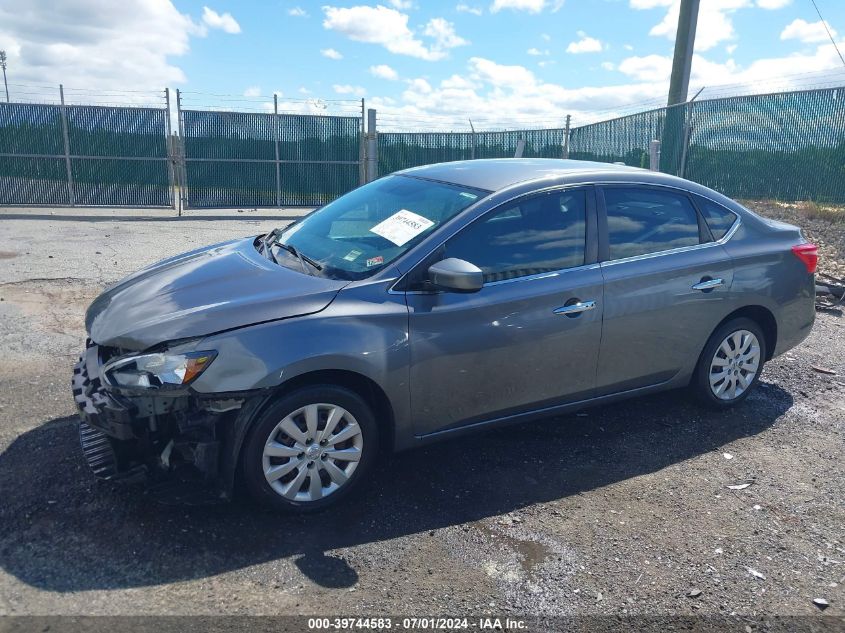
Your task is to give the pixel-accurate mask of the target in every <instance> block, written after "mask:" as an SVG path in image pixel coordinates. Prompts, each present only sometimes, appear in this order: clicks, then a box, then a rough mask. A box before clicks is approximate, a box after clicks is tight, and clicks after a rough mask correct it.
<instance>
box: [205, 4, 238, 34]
mask: <svg viewBox="0 0 845 633" xmlns="http://www.w3.org/2000/svg"><path fill="white" fill-rule="evenodd" d="M202 22H203V24H205V25H206V26H207V27H208V28H210V29H220V30H221V31H225V32H226V33H233V34H234V33H240V32H241V25H240V24H238V21H237V20H235V18H233V17H232V14H231V13H223V14H220V13H217V11H215V10H214V9H210V8H208V7H203V8H202Z"/></svg>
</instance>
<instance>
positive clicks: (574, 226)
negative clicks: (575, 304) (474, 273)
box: [444, 189, 587, 282]
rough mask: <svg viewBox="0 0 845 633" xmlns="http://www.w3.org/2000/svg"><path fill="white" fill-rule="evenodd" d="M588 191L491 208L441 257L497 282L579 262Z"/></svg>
mask: <svg viewBox="0 0 845 633" xmlns="http://www.w3.org/2000/svg"><path fill="white" fill-rule="evenodd" d="M586 196H587V194H586V192H585V191H584V190H583V189H581V190H574V191H564V192H555V193H550V194H542V195H539V196H534V197H531V198H527V199H524V200H521V201H520V202H518V203H516V204H513V205H509V206H507V207H505V208H502V209H500V210H498V211H492V212H491V213H490V214H488V215H487V216H483V217H482V218H480V219H479V220H476V221H475V222H473V223H472V224H471V225H469V226H468V227H466V228H465V229H464V230H462V231H461V232H460V233H458V234H457V235H456V236H454V237H453V238H452V239H450V240H449V241H448V242H447V243H446V248H445V254H444V258H448V257H457V258H458V259H463V260H466V261H468V262H471V263H473V264H475V265H476V266H478V267H479V268H481V270H483V271H484V281H485V282H491V281H502V280H504V279H514V278H517V277H525V276H528V275H536V274H539V273H543V272H550V271H553V270H561V269H563V268H573V267H575V266H581V265H583V264H584V251H585V238H586V218H587V197H586Z"/></svg>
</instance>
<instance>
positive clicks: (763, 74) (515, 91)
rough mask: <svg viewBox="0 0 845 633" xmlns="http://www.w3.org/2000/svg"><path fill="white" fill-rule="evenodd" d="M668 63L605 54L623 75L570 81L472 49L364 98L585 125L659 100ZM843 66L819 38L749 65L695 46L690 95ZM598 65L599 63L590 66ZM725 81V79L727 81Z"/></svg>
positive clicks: (411, 110)
mask: <svg viewBox="0 0 845 633" xmlns="http://www.w3.org/2000/svg"><path fill="white" fill-rule="evenodd" d="M841 45H845V42H843V43H842V44H841ZM548 63H552V60H546V59H544V60H541V64H542V66H546V65H547V64H548ZM671 65H672V60H671V55H665V56H661V55H649V56H645V57H630V58H628V59H627V60H623V61H622V62H620V63H619V64H618V65H617V67H616V69H615V70H611V66H612V63H611V62H604V63H603V64H601V68H603V69H605V71H607V72H613V73H616V72H618V73H619V77H621V78H622V81H621V82H607V83H608V84H610V83H612V84H613V85H586V86H583V85H582V86H580V87H571V86H566V85H560V84H557V83H551V82H546V81H544V80H543V79H542V78H541V77H539V76H538V75H537V74H535V73H533V72H532V71H531V70H529V69H528V68H526V67H524V66H517V65H505V64H500V63H497V62H496V61H494V60H491V59H486V58H481V57H473V58H471V59H470V60H469V62H468V64H467V67H466V68H465V69H464V71H463V72H460V73H458V74H453V75H452V76H450V77H449V78H448V79H444V80H442V81H440V82H439V83H437V82H434V81H431V80H426V79H421V78H420V79H415V80H413V81H408V82H407V88H406V90H405V91H404V92H403V93H402V95H401V98H400V99H399V100H398V103H396V102H393V101H392V100H389V99H384V98H381V97H378V96H375V97H370V98H369V99H368V104H370V105H371V106H372V107H375V108H378V110H379V113H380V114H381V113H384V114H389V115H391V116H390V118H391V119H392V120H394V121H397V122H399V121H402V120H403V119H404V120H407V121H411V120H414V121H430V123H429V124H428V125H426V124H425V123H422V124H420V125H421V127H423V128H426V127H427V128H430V129H461V130H463V129H467V130H468V127H469V126H468V123H467V121H466V119H467V115H468V114H470V116H471V118H472V120H473V123H474V124H475V126H476V129H485V128H486V129H490V128H498V129H502V128H505V127H510V128H515V127H516V128H520V127H521V128H525V127H528V126H546V125H548V126H560V125H561V124H562V121H563V120H564V118H565V116H566V115H567V114H571V115H572V116H573V122H574V124H575V125H584V124H586V123H589V122H593V121H599V120H605V119H610V118H613V117H615V116H620V115H623V114H628V113H631V112H635V111H640V110H643V109H645V108H647V107H659V106H661V105H664V104H665V98H666V97H665V95H666V94H667V93H668V89H669V74H670V70H671ZM841 66H842V63H841V61H839V58H838V56H837V54H836V51H835V50H834V47H833V46H832V45H830V44H827V45H820V46H818V47H817V48H816V51H815V52H814V53H806V54H800V55H788V56H784V57H772V58H766V59H759V60H757V61H755V62H754V63H752V64H750V65H748V66H740V65H739V64H737V63H736V62H735V61H734V60H728V61H727V62H725V63H717V62H713V61H710V60H709V59H707V58H706V57H705V56H703V55H701V54H696V55H694V57H693V63H692V80H691V85H690V86H691V87H690V95H692V94H694V93H695V91H696V90H697V89H698V88H700V87H701V86H707V90H705V92H704V93H702V95H701V96H700V97H699V99H706V98H708V97H711V96H721V95H723V94H724V93H725V92H727V91H730V94H736V93H749V92H761V91H765V92H769V91H772V92H776V91H779V90H794V89H798V88H800V87H802V85H803V84H802V82H805V81H806V80H805V79H804V76H802V75H800V74H799V73H802V72H806V69H808V68H812V69H814V70H816V69H818V70H820V71H829V72H831V73H833V72H836V71H837V70H839V73H840V74H839V76H841V77H842V78H843V79H845V71H842V70H841ZM538 72H539V71H538ZM596 72H604V71H601V70H599V69H598V68H596ZM790 75H791V76H790ZM597 81H598V80H597ZM726 85H729V86H730V87H729V88H725V87H724V86H726ZM397 125H401V123H397Z"/></svg>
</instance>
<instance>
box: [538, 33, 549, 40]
mask: <svg viewBox="0 0 845 633" xmlns="http://www.w3.org/2000/svg"><path fill="white" fill-rule="evenodd" d="M540 37H541V38H543V41H544V42H551V41H552V36H551V35H549V34H548V33H541V34H540Z"/></svg>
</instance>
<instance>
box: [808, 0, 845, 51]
mask: <svg viewBox="0 0 845 633" xmlns="http://www.w3.org/2000/svg"><path fill="white" fill-rule="evenodd" d="M810 2H812V3H813V7H815V9H816V13H818V14H819V20H821V21H822V26H823V27H824V30H825V31H827V36H828V37H829V38H830V43H831V44H833V48H835V49H836V54H837V55H839V59H841V60H842V65H843V66H845V57H842V51H840V50H839V46H838V45H837V43H836V40H835V39H833V33H831V32H830V29H829V28H828V26H827V22H826V21H825V19H824V18H823V17H822V12H821V11H819V5H817V4H816V0H810Z"/></svg>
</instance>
